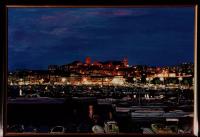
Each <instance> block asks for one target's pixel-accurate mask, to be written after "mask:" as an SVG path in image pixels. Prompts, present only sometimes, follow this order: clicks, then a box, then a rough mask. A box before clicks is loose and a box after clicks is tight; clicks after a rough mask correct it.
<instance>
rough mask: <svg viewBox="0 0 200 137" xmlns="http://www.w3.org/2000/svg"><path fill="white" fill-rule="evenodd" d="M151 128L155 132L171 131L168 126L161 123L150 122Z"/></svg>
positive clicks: (164, 132)
mask: <svg viewBox="0 0 200 137" xmlns="http://www.w3.org/2000/svg"><path fill="white" fill-rule="evenodd" d="M151 129H152V131H153V132H154V133H156V134H170V133H173V132H172V130H171V129H170V128H166V127H165V126H164V125H163V124H151Z"/></svg>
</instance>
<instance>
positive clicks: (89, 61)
mask: <svg viewBox="0 0 200 137" xmlns="http://www.w3.org/2000/svg"><path fill="white" fill-rule="evenodd" d="M85 64H87V65H90V64H91V58H90V57H86V59H85Z"/></svg>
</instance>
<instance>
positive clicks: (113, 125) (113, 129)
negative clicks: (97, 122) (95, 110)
mask: <svg viewBox="0 0 200 137" xmlns="http://www.w3.org/2000/svg"><path fill="white" fill-rule="evenodd" d="M104 130H105V133H119V127H118V125H117V122H116V121H107V122H105V123H104Z"/></svg>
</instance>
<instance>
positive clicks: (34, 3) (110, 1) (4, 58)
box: [0, 0, 200, 136]
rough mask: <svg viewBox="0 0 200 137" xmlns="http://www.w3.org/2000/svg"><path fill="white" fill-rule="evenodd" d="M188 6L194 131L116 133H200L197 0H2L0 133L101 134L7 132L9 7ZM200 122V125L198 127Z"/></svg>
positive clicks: (0, 6) (36, 134)
mask: <svg viewBox="0 0 200 137" xmlns="http://www.w3.org/2000/svg"><path fill="white" fill-rule="evenodd" d="M185 6H186V7H188V6H190V7H191V6H192V7H194V8H195V21H194V22H195V24H194V27H195V28H194V29H195V31H194V67H195V68H194V80H195V83H194V86H195V87H194V93H195V94H194V105H195V106H194V115H196V116H194V126H195V127H194V135H187V134H186V135H185V134H184V135H182V134H181V135H179V134H175V135H174V134H173V135H171V134H169V135H140V134H136V133H119V134H113V135H118V136H130V135H131V136H134V135H136V136H197V135H198V134H199V131H198V110H199V109H198V105H197V104H198V95H199V94H198V92H197V91H198V83H199V78H198V76H199V72H198V71H197V70H198V68H200V67H199V65H200V63H199V61H198V60H197V56H198V54H197V53H198V51H199V39H197V38H198V36H199V27H198V26H197V24H198V22H199V18H198V12H199V10H198V9H199V7H198V3H197V0H107V1H106V0H105V1H103V0H82V1H80V0H69V1H65V0H59V1H56V0H29V1H28V0H16V1H14V0H7V1H5V0H4V1H2V0H1V1H0V27H1V28H0V30H2V31H0V42H1V45H3V46H1V47H0V48H1V49H0V52H1V53H0V55H1V67H0V72H1V74H2V75H0V76H1V78H0V84H1V85H0V87H1V88H0V90H1V91H0V104H1V106H0V136H71V135H73V136H74V135H81V136H82V135H86V136H88V135H92V136H99V135H101V134H91V133H65V134H54V135H52V134H49V133H6V128H5V127H6V123H7V121H6V119H7V115H6V112H7V108H6V106H7V98H6V97H7V74H8V67H7V66H8V65H7V64H8V35H7V32H8V31H7V29H8V20H7V11H8V8H10V7H19V8H23V7H27V8H28V7H49V8H50V7H55V8H57V7H68V8H69V7H74V8H75V7H77V8H78V7H125V8H126V7H185ZM196 126H197V127H196ZM102 135H103V136H110V135H111V134H102Z"/></svg>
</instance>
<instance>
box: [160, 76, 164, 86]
mask: <svg viewBox="0 0 200 137" xmlns="http://www.w3.org/2000/svg"><path fill="white" fill-rule="evenodd" d="M160 81H162V82H163V85H164V78H163V77H160Z"/></svg>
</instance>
